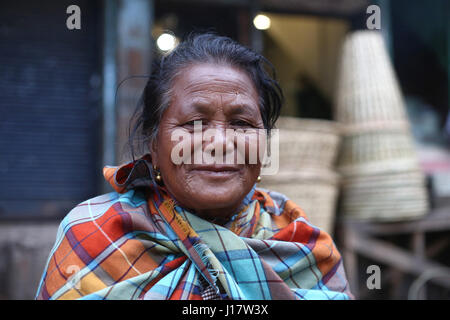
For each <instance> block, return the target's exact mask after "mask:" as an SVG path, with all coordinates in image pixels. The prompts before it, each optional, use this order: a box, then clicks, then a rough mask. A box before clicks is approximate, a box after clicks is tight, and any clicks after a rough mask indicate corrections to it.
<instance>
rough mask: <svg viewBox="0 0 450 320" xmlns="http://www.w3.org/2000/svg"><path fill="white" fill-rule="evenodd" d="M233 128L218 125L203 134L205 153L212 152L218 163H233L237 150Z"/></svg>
mask: <svg viewBox="0 0 450 320" xmlns="http://www.w3.org/2000/svg"><path fill="white" fill-rule="evenodd" d="M234 137H235V133H234V130H233V129H229V128H226V127H225V126H217V127H215V128H209V129H207V130H206V131H205V132H204V134H203V141H204V143H205V144H204V153H206V154H211V156H213V157H214V159H215V161H216V162H217V163H233V161H234V151H235V141H234Z"/></svg>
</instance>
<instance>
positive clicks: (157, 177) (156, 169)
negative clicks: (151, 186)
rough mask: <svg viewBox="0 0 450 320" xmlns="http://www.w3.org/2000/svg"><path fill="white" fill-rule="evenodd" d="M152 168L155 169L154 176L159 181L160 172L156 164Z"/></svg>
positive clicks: (160, 178) (160, 179)
mask: <svg viewBox="0 0 450 320" xmlns="http://www.w3.org/2000/svg"><path fill="white" fill-rule="evenodd" d="M153 170H155V172H156V177H155V180H156V182H158V183H161V181H162V177H161V172H160V171H159V170H158V168H157V167H156V166H153Z"/></svg>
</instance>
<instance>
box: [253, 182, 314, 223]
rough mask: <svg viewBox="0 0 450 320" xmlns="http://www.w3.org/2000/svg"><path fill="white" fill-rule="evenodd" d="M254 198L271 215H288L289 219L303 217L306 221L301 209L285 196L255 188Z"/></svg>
mask: <svg viewBox="0 0 450 320" xmlns="http://www.w3.org/2000/svg"><path fill="white" fill-rule="evenodd" d="M253 197H254V198H256V199H258V201H259V202H260V204H261V206H263V207H264V209H265V210H266V211H267V212H269V213H271V214H272V215H276V216H281V215H286V214H288V215H290V216H291V217H303V218H305V219H306V220H307V217H306V214H305V212H304V211H303V209H302V208H301V207H300V206H299V205H298V204H297V203H295V202H294V201H292V200H291V199H290V198H289V197H287V196H286V195H284V194H282V193H280V192H278V191H274V190H269V189H265V188H256V189H255V194H254V196H253Z"/></svg>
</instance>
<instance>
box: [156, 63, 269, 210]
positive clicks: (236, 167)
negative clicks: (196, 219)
mask: <svg viewBox="0 0 450 320" xmlns="http://www.w3.org/2000/svg"><path fill="white" fill-rule="evenodd" d="M258 101H259V97H258V93H257V90H256V88H255V86H254V84H253V81H252V80H251V79H250V77H249V76H248V75H247V74H246V73H245V72H243V71H241V70H239V69H236V68H234V67H230V66H225V65H218V64H209V63H202V64H194V65H191V66H189V67H187V68H184V69H183V70H182V71H181V73H180V74H179V75H178V76H177V77H176V78H175V80H174V83H173V85H172V95H171V103H170V105H169V107H168V108H167V110H166V111H165V112H164V114H163V116H162V119H161V122H160V126H159V132H158V136H157V138H156V141H155V143H154V144H153V145H152V146H151V150H152V159H153V164H154V165H156V166H157V167H158V169H159V170H160V172H161V176H162V178H163V183H164V185H165V187H166V188H167V190H168V191H169V192H170V193H171V194H172V195H173V196H174V197H175V199H176V200H177V201H178V202H179V203H180V204H181V205H182V206H183V207H186V208H189V209H192V210H194V211H195V212H196V213H197V214H198V215H200V216H203V217H207V218H212V217H220V218H226V217H228V216H229V215H231V214H233V213H235V212H236V211H237V210H238V209H239V206H240V204H241V203H242V201H243V199H244V197H245V196H246V195H247V194H248V193H249V192H250V190H251V189H252V187H253V185H254V184H255V182H256V179H257V177H258V175H259V173H260V169H261V166H260V161H259V159H258V161H257V162H256V164H255V162H254V161H253V162H251V161H248V156H247V157H246V161H245V163H244V164H242V161H240V162H239V161H237V155H238V154H239V151H238V150H237V148H238V143H237V141H236V139H229V137H230V136H228V139H227V131H226V130H227V129H233V130H237V129H243V130H248V129H263V128H264V125H263V121H262V118H261V114H260V111H259V107H258ZM199 123H201V125H202V130H203V133H205V132H206V130H207V129H208V130H214V131H210V132H214V135H213V137H212V138H209V139H206V140H207V141H203V142H201V143H200V150H201V152H202V153H203V154H204V153H205V152H206V150H209V154H210V155H212V156H215V152H214V151H211V150H221V149H220V148H219V146H221V148H222V150H223V162H224V164H217V163H215V164H211V163H209V164H205V161H204V159H203V161H202V162H201V163H197V162H198V154H197V155H194V152H196V151H194V149H195V148H196V146H197V147H198V146H199V144H195V143H194V132H197V134H198V132H199V131H196V130H197V129H198V127H196V128H197V129H195V130H194V124H196V125H198V124H199ZM247 132H248V131H247ZM175 133H176V134H175ZM180 133H183V136H184V137H186V136H187V137H190V138H192V140H189V139H187V140H186V139H185V141H184V142H185V143H186V141H188V144H189V146H190V147H191V148H189V153H190V154H184V153H185V151H182V152H181V153H180V154H181V155H182V157H183V159H186V156H189V158H190V159H191V164H188V163H187V161H184V163H181V164H176V163H174V161H173V154H172V150H173V148H174V147H175V146H176V145H177V144H178V146H180V141H179V140H178V138H174V136H177V137H179V134H180ZM228 133H230V130H228ZM196 137H197V138H198V135H197V136H196ZM173 140H174V141H173ZM197 143H198V140H197ZM254 143H256V142H255V141H252V139H251V138H250V139H246V140H245V148H246V151H247V152H248V151H249V145H250V144H254ZM214 147H217V148H216V149H214ZM241 147H242V144H241ZM241 149H242V148H241ZM198 150H199V149H197V151H198ZM233 152H234V153H233ZM177 154H178V152H177ZM218 154H219V153H218ZM228 154H233V155H234V158H233V159H232V161H229V160H230V159H231V156H230V158H229V159H228V160H225V158H226V156H227V155H228ZM191 156H192V157H191ZM241 159H242V158H241ZM196 160H197V161H196ZM175 162H177V161H175ZM230 162H231V163H230ZM249 162H251V163H254V164H249Z"/></svg>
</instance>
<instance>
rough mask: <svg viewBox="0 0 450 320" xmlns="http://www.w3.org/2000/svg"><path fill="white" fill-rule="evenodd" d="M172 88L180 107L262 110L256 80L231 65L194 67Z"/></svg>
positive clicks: (182, 74) (180, 75) (183, 73)
mask: <svg viewBox="0 0 450 320" xmlns="http://www.w3.org/2000/svg"><path fill="white" fill-rule="evenodd" d="M172 89H173V94H174V96H173V98H174V100H173V102H174V104H177V105H180V106H188V105H191V106H192V107H195V108H199V109H204V108H205V107H208V106H210V107H219V106H222V107H225V106H226V107H227V109H228V108H232V109H237V108H250V109H253V108H256V109H258V101H259V97H258V93H257V91H256V88H255V86H254V84H253V81H252V80H251V79H250V77H249V76H248V75H247V74H246V73H245V72H244V71H241V70H239V69H237V68H233V67H229V66H222V65H214V64H201V65H194V66H192V67H190V68H188V69H185V70H184V71H183V72H182V73H181V74H179V77H177V79H176V80H175V81H174V83H173V87H172Z"/></svg>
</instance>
